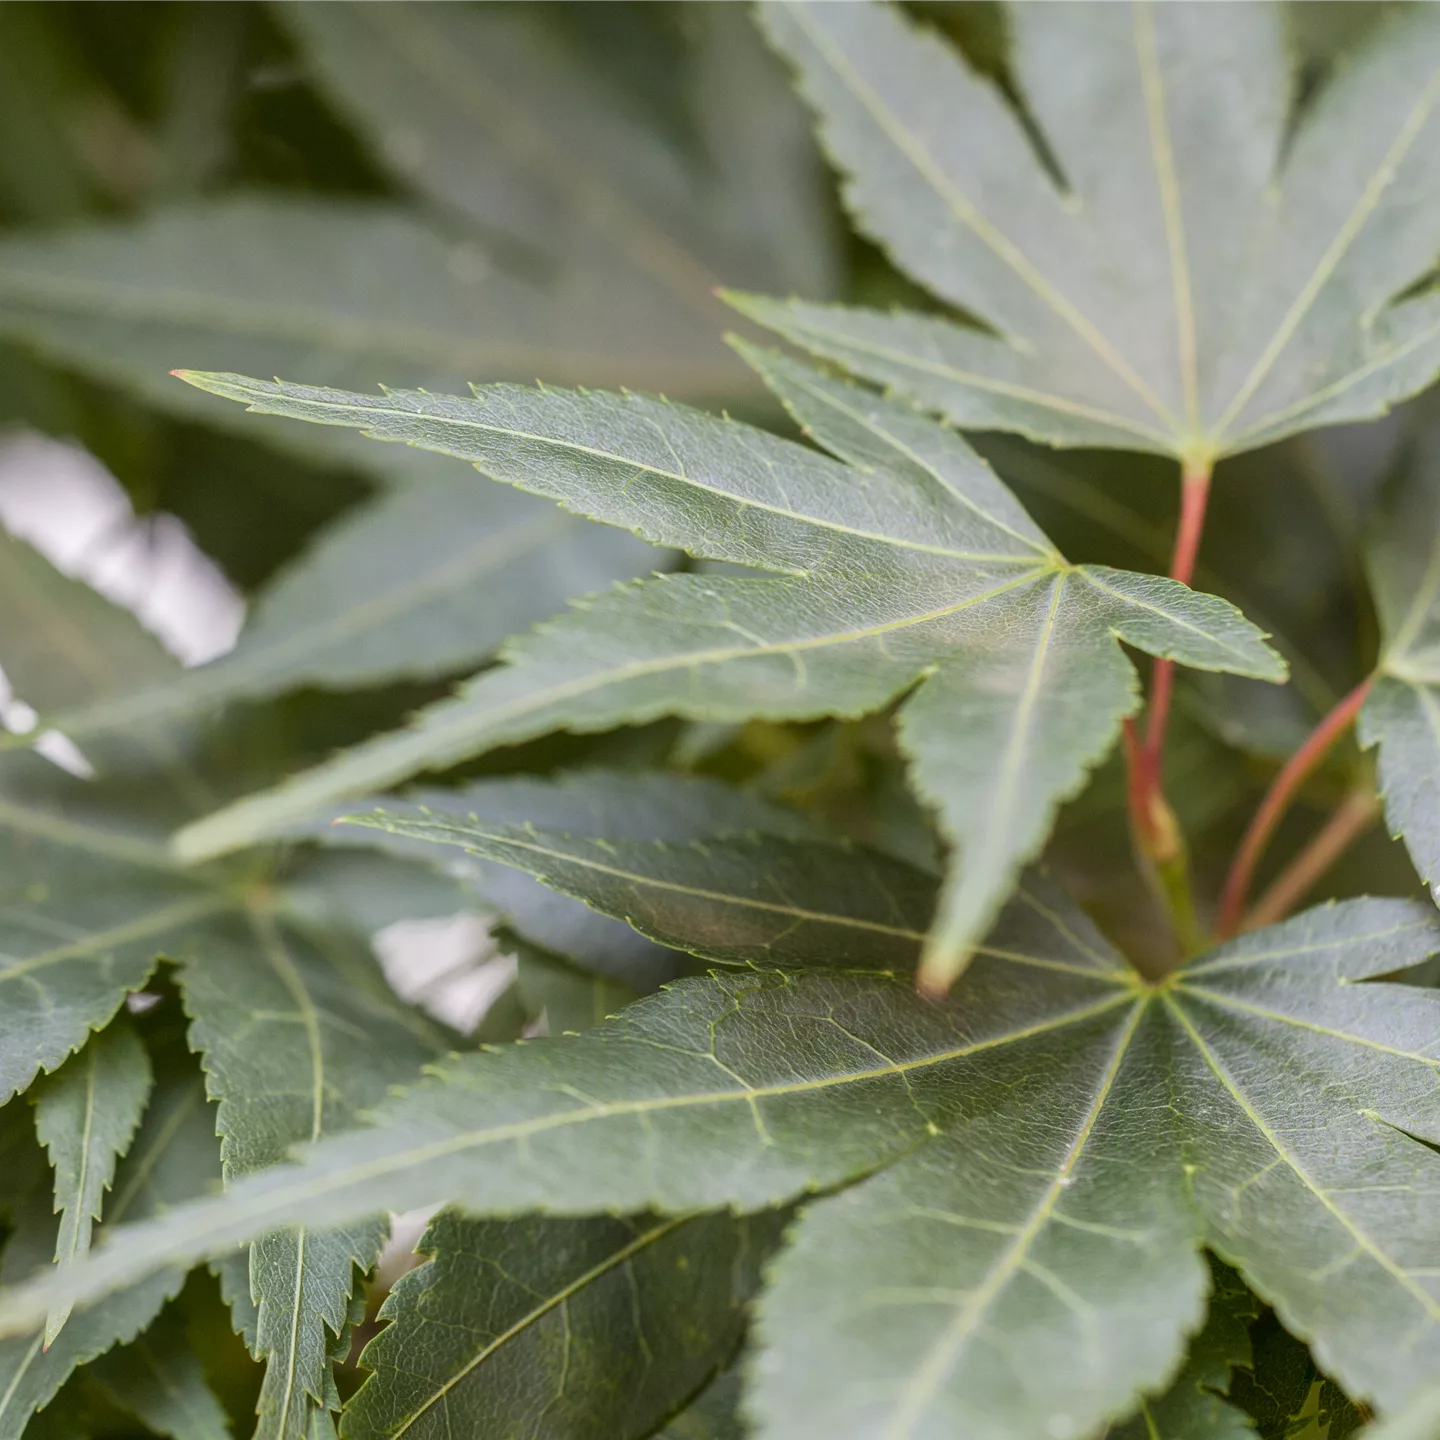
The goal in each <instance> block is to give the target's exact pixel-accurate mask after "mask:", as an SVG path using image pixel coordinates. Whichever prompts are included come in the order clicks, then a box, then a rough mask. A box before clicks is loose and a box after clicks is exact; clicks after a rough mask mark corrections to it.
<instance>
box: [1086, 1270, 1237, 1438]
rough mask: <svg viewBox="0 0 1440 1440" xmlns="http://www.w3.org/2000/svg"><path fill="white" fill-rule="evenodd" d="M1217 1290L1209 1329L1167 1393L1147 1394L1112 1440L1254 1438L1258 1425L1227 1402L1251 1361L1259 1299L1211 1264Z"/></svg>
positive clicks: (1110, 1434) (1197, 1339)
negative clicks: (1240, 1371)
mask: <svg viewBox="0 0 1440 1440" xmlns="http://www.w3.org/2000/svg"><path fill="white" fill-rule="evenodd" d="M1211 1270H1212V1272H1213V1273H1214V1278H1215V1288H1214V1289H1213V1290H1212V1292H1211V1295H1210V1309H1209V1312H1208V1314H1207V1315H1206V1317H1205V1325H1204V1328H1203V1329H1202V1330H1201V1331H1200V1333H1199V1334H1198V1335H1196V1336H1195V1338H1194V1339H1193V1340H1191V1342H1190V1348H1189V1351H1188V1352H1187V1353H1186V1356H1185V1364H1184V1366H1183V1368H1182V1369H1181V1371H1180V1373H1179V1375H1177V1376H1176V1377H1175V1381H1174V1383H1173V1384H1172V1385H1171V1386H1170V1388H1169V1389H1168V1390H1166V1391H1165V1392H1164V1393H1163V1394H1160V1395H1155V1396H1148V1397H1147V1398H1146V1399H1145V1400H1143V1401H1142V1402H1141V1405H1140V1410H1139V1413H1138V1414H1136V1415H1134V1416H1132V1417H1131V1419H1129V1420H1127V1421H1126V1422H1125V1423H1124V1424H1123V1425H1116V1426H1113V1427H1111V1429H1109V1430H1108V1431H1106V1436H1107V1437H1108V1440H1249V1437H1253V1436H1254V1435H1255V1433H1256V1432H1255V1426H1254V1424H1253V1422H1252V1421H1251V1419H1250V1417H1249V1416H1248V1415H1247V1414H1245V1412H1244V1411H1243V1410H1240V1409H1238V1408H1237V1407H1236V1406H1235V1405H1233V1404H1230V1403H1228V1402H1227V1400H1226V1399H1225V1397H1226V1396H1227V1395H1229V1394H1230V1393H1231V1381H1232V1372H1233V1371H1235V1370H1236V1369H1238V1368H1239V1367H1241V1366H1245V1365H1248V1364H1249V1363H1250V1358H1251V1357H1250V1333H1249V1327H1250V1322H1251V1321H1252V1320H1254V1318H1255V1314H1256V1310H1257V1302H1256V1300H1255V1297H1254V1296H1253V1295H1252V1294H1251V1293H1250V1292H1249V1291H1248V1290H1247V1289H1246V1288H1245V1286H1244V1285H1242V1284H1241V1283H1240V1282H1239V1281H1238V1280H1237V1279H1236V1278H1235V1276H1234V1274H1233V1272H1231V1271H1229V1270H1228V1269H1226V1268H1225V1267H1223V1266H1221V1265H1219V1264H1216V1263H1215V1262H1213V1261H1212V1262H1211Z"/></svg>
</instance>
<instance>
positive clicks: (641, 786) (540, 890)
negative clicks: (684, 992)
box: [295, 770, 813, 990]
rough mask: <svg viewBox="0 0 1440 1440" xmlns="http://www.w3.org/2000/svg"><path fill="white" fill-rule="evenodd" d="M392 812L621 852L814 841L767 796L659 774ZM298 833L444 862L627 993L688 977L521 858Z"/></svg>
mask: <svg viewBox="0 0 1440 1440" xmlns="http://www.w3.org/2000/svg"><path fill="white" fill-rule="evenodd" d="M384 803H385V805H386V808H387V809H390V810H392V811H394V812H396V813H397V814H398V815H400V816H401V817H409V818H412V819H417V818H420V817H422V816H423V815H424V814H425V813H426V812H427V811H435V812H438V813H441V814H446V815H463V816H469V817H473V818H475V819H476V820H478V821H482V822H486V823H489V824H491V825H494V826H496V827H498V830H499V831H501V832H507V833H508V831H509V830H511V829H513V828H515V827H521V826H526V825H533V826H537V827H540V828H542V829H544V830H546V831H549V832H552V833H556V834H559V835H579V836H597V837H598V836H603V837H604V838H605V840H606V841H607V842H616V843H620V844H621V845H622V846H623V844H624V842H626V841H631V842H635V843H636V845H637V846H640V845H641V842H645V843H648V844H650V845H655V844H662V845H672V846H684V845H689V844H692V843H694V842H698V841H703V840H707V839H714V838H717V837H721V836H736V835H746V834H751V833H758V834H763V835H769V836H779V837H784V838H791V839H798V838H801V837H803V836H809V835H812V834H813V827H812V826H810V825H809V824H808V823H807V822H806V821H805V819H804V818H803V817H802V816H800V815H798V814H797V813H795V812H794V811H791V810H786V809H784V808H782V807H781V806H778V805H774V804H770V803H767V802H766V801H764V800H762V799H760V798H759V797H758V796H756V795H753V794H749V793H747V792H745V791H739V790H735V789H733V788H732V787H730V786H728V785H722V784H720V783H719V782H718V781H715V780H708V779H705V778H702V777H698V776H681V775H674V774H667V773H664V772H660V771H656V772H645V771H637V770H631V771H619V770H611V771H604V770H590V771H579V772H574V773H571V774H568V775H562V776H560V777H558V778H555V779H546V780H541V779H535V778H531V777H528V776H516V777H511V778H506V779H499V780H478V781H472V782H471V783H470V784H468V785H462V786H457V787H456V788H454V789H450V790H441V789H431V788H427V789H420V790H416V791H413V792H411V794H410V796H409V797H408V799H407V801H406V802H405V803H403V804H399V803H397V802H395V801H394V800H387V801H385V802H384ZM345 808H348V807H345ZM342 813H343V810H342ZM295 833H297V834H300V835H304V836H307V837H309V838H313V839H315V840H318V841H321V842H323V843H325V844H328V845H345V846H351V845H362V844H363V845H366V846H369V845H380V846H383V847H384V848H385V849H386V850H387V851H388V852H389V853H392V854H396V855H399V856H402V857H403V858H405V859H407V860H414V861H419V862H422V863H426V864H435V865H440V866H441V867H442V868H443V870H444V871H445V873H447V874H450V875H454V876H455V877H456V878H457V879H458V880H460V881H461V882H462V884H463V886H464V889H465V892H466V894H467V896H469V897H473V899H474V900H476V901H478V902H479V903H480V905H481V906H483V908H484V909H486V910H487V911H490V912H492V913H493V914H494V915H495V917H496V919H497V920H498V921H499V922H500V923H501V924H503V926H504V927H505V929H506V930H507V931H508V932H509V933H510V934H511V935H512V936H514V937H515V938H517V939H519V940H520V941H522V942H523V943H524V944H525V945H527V946H532V947H534V946H538V947H539V948H540V949H541V950H544V951H547V952H549V953H550V954H551V955H557V956H563V957H564V958H565V959H567V960H569V961H571V962H573V963H574V964H576V965H578V966H580V967H582V968H583V969H585V970H587V971H591V972H593V973H594V974H596V975H598V976H604V977H608V978H609V979H610V980H613V981H617V982H619V983H621V984H622V985H630V986H635V987H637V988H640V989H646V990H649V989H654V988H655V986H656V985H658V984H660V983H661V982H662V981H664V980H670V979H673V978H674V977H675V976H676V975H677V974H678V973H679V972H678V970H677V968H676V964H677V957H676V956H675V955H674V954H673V953H672V952H670V951H667V950H665V949H662V948H660V946H657V945H655V944H652V943H651V942H650V941H647V940H646V939H645V938H644V937H643V936H641V935H639V934H637V933H636V931H635V930H634V929H632V928H631V927H630V926H629V925H626V924H623V923H619V921H620V920H623V919H625V918H628V912H616V911H614V910H608V913H609V914H618V919H617V920H610V919H606V918H604V917H603V916H601V915H598V914H596V913H595V911H594V910H593V909H591V908H589V906H590V905H591V904H593V903H594V897H593V895H592V894H591V893H589V892H588V891H587V892H582V893H581V894H580V896H579V897H578V898H577V899H574V900H571V899H568V898H562V897H560V896H557V895H556V894H555V893H554V891H553V890H551V889H546V888H545V886H544V885H542V884H540V883H538V882H537V881H534V880H531V879H530V878H529V877H528V876H527V875H526V874H525V873H523V872H524V871H525V870H526V869H527V868H530V867H527V866H524V865H522V866H520V867H518V869H517V868H515V867H513V866H512V864H511V857H512V853H513V852H507V853H506V854H505V855H503V856H498V857H496V858H494V859H492V860H488V861H487V860H485V859H483V858H481V857H480V856H479V855H478V854H472V855H471V856H462V855H458V854H456V853H455V852H454V851H447V850H442V849H439V848H437V847H436V846H434V845H432V844H430V843H428V840H429V838H430V837H429V836H426V837H424V838H421V839H412V838H408V837H407V836H405V835H404V834H402V833H400V829H399V827H396V828H374V827H367V828H358V827H355V826H350V825H340V826H335V825H332V824H330V823H329V821H328V819H327V820H326V821H324V822H320V823H317V824H307V825H303V826H299V827H297V829H296V832H295ZM561 888H562V889H563V887H561ZM599 908H608V907H599ZM655 938H657V939H659V940H661V942H662V944H664V943H670V942H674V943H678V944H681V945H682V947H683V944H684V937H677V936H676V935H675V934H674V933H673V931H671V932H667V934H666V935H659V934H656V937H655Z"/></svg>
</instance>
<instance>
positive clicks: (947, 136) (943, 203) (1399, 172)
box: [736, 0, 1440, 463]
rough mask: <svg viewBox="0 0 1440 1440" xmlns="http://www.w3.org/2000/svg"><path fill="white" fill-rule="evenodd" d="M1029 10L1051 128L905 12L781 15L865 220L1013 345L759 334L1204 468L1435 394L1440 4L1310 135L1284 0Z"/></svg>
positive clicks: (1346, 80)
mask: <svg viewBox="0 0 1440 1440" xmlns="http://www.w3.org/2000/svg"><path fill="white" fill-rule="evenodd" d="M1007 13H1008V18H1009V22H1010V25H1009V28H1010V33H1011V38H1012V42H1013V51H1012V54H1011V57H1010V61H1011V70H1012V73H1013V75H1014V78H1015V81H1016V84H1017V86H1018V89H1019V92H1020V95H1021V97H1022V99H1023V103H1024V105H1025V107H1026V111H1027V121H1028V122H1029V123H1030V124H1033V127H1034V128H1033V130H1030V129H1027V121H1022V119H1021V118H1020V116H1019V115H1018V114H1017V113H1016V111H1015V108H1014V107H1013V106H1012V105H1011V104H1010V103H1009V102H1008V101H1007V100H1006V99H1005V98H1004V97H1003V96H1002V94H1001V92H1000V91H999V89H998V87H996V86H995V85H994V84H993V83H992V82H990V81H989V80H988V79H985V78H983V77H981V76H979V75H977V74H976V73H974V72H973V71H972V70H970V69H969V67H968V66H967V65H966V64H965V63H964V62H963V61H962V60H961V59H960V57H959V56H958V55H957V54H955V53H954V52H953V51H952V50H951V49H950V48H949V47H948V46H947V45H945V44H944V43H943V42H942V41H941V40H940V39H939V38H938V37H937V36H935V35H933V34H929V33H927V32H926V31H924V30H923V29H922V28H920V27H917V26H914V25H912V24H911V23H910V22H909V21H907V20H906V19H905V18H904V17H903V16H902V15H901V13H900V11H899V9H898V7H891V6H882V5H878V4H863V5H861V4H856V5H820V4H796V5H790V4H771V5H768V6H766V7H765V9H764V11H763V19H764V24H765V26H766V28H767V30H768V32H769V34H770V36H771V38H772V39H773V40H774V42H775V44H776V45H777V47H778V48H779V49H780V50H781V51H782V53H784V54H785V55H786V56H787V57H788V58H789V59H790V60H791V61H792V62H793V63H794V64H795V66H796V67H797V70H798V72H799V80H800V85H801V88H802V90H803V92H804V93H805V95H806V96H807V98H808V99H809V100H810V102H811V104H812V105H813V106H814V107H815V109H816V110H817V111H818V112H819V115H820V119H821V130H822V137H823V139H824V142H825V144H826V145H827V147H828V148H829V150H830V153H831V154H832V156H833V157H834V159H835V160H836V162H837V163H838V165H839V166H840V168H841V170H842V171H843V172H844V174H845V177H846V198H847V202H848V205H849V208H850V210H851V212H852V214H853V216H854V217H855V220H856V223H857V224H858V225H859V226H860V227H861V228H862V229H863V230H864V231H865V232H866V233H868V234H869V235H871V236H872V237H873V238H875V239H876V240H877V241H878V242H879V243H880V244H882V245H883V246H884V247H885V248H886V249H887V250H888V251H889V253H890V254H891V255H892V256H893V257H894V259H895V261H896V263H897V264H899V265H900V266H901V267H902V268H904V269H905V270H907V271H908V272H909V273H910V274H912V275H913V276H915V278H916V279H918V280H920V281H921V282H922V283H923V284H925V285H927V286H928V287H929V288H930V289H931V290H933V291H934V292H935V293H936V294H937V295H939V296H940V297H941V298H942V299H944V300H946V301H948V302H949V303H951V304H954V305H958V306H960V307H962V308H963V309H964V310H966V311H967V312H969V313H970V314H972V315H975V316H977V317H979V318H980V319H981V320H982V321H984V322H985V323H986V324H987V325H988V326H989V327H991V333H988V334H987V333H986V332H985V331H981V330H977V329H972V328H964V327H962V326H959V325H956V324H953V323H951V322H950V321H947V320H942V319H938V318H934V317H929V316H922V315H909V314H879V313H875V312H870V311H863V310H847V309H842V308H836V309H827V308H824V307H820V306H815V305H808V304H804V303H800V302H795V303H791V304H786V303H784V302H780V301H774V300H766V299H762V298H759V297H746V296H741V297H737V301H736V303H738V304H739V306H740V308H741V309H742V310H743V311H744V312H745V313H746V314H747V315H749V316H750V317H751V318H752V319H755V320H757V321H760V322H761V323H764V324H767V325H770V326H772V327H773V328H775V329H777V330H779V331H780V332H781V333H782V334H784V335H786V336H787V337H788V338H790V339H792V340H794V341H795V342H797V343H798V344H800V345H803V346H806V347H808V348H809V349H811V350H812V351H814V352H816V353H817V354H821V355H824V356H826V357H827V358H830V359H832V360H835V361H838V362H839V363H841V364H843V365H845V366H847V367H848V368H850V369H851V370H853V371H854V372H856V373H857V374H861V375H865V376H868V377H869V378H871V379H874V380H878V381H882V382H883V383H885V384H887V385H891V386H894V387H896V388H897V389H899V390H902V391H904V392H905V393H906V394H908V395H910V396H912V397H913V398H915V399H916V400H918V401H920V402H921V403H923V404H925V405H926V406H928V407H931V408H933V409H936V410H940V411H943V412H944V413H945V414H946V415H948V416H949V417H950V418H951V419H952V420H954V421H955V422H957V423H958V424H961V425H965V426H970V427H973V428H977V429H1004V430H1018V431H1020V432H1022V433H1024V434H1026V435H1029V436H1031V437H1032V438H1035V439H1038V440H1042V441H1046V442H1048V443H1051V444H1056V445H1099V446H1106V447H1118V448H1122V449H1131V450H1137V449H1138V450H1151V451H1157V452H1160V453H1164V454H1173V455H1177V456H1179V457H1181V458H1182V459H1189V460H1192V461H1197V462H1201V463H1204V462H1208V461H1210V460H1212V459H1214V458H1216V457H1219V456H1222V455H1227V454H1231V453H1234V452H1236V451H1239V450H1245V449H1250V448H1253V447H1255V446H1257V445H1263V444H1268V443H1269V442H1271V441H1273V440H1278V439H1279V438H1281V437H1282V436H1284V435H1287V434H1292V433H1294V432H1295V431H1297V430H1302V429H1308V428H1311V427H1314V426H1316V425H1322V424H1331V423H1334V422H1337V421H1343V420H1357V419H1363V418H1367V417H1369V416H1373V415H1377V414H1381V413H1383V412H1384V410H1385V409H1386V408H1387V407H1388V406H1389V405H1390V404H1391V403H1393V402H1394V401H1396V400H1398V399H1400V398H1401V397H1403V396H1405V395H1409V394H1413V393H1414V392H1415V391H1417V390H1419V389H1420V388H1422V387H1423V386H1424V385H1426V384H1428V383H1429V381H1430V380H1431V379H1432V378H1433V377H1434V375H1435V373H1436V370H1437V368H1440V309H1437V303H1436V300H1435V298H1434V296H1433V295H1432V294H1430V293H1429V292H1428V291H1425V292H1422V293H1420V294H1418V295H1411V294H1410V293H1409V292H1410V291H1411V289H1412V288H1413V287H1414V286H1415V285H1416V283H1417V282H1419V281H1422V280H1423V279H1424V278H1425V277H1426V276H1427V274H1428V272H1429V270H1430V269H1431V267H1432V266H1433V263H1434V257H1435V253H1436V250H1437V248H1440V205H1437V204H1436V203H1435V200H1434V195H1435V193H1436V186H1437V181H1440V159H1437V155H1440V147H1437V144H1436V140H1437V137H1440V116H1437V114H1436V104H1437V101H1440V70H1437V67H1440V20H1437V17H1436V16H1435V14H1434V13H1433V12H1431V11H1430V10H1429V9H1428V7H1424V6H1421V7H1416V8H1414V9H1411V10H1407V11H1405V12H1403V13H1401V14H1397V15H1395V16H1393V17H1391V18H1389V19H1388V21H1387V23H1385V24H1383V25H1377V26H1374V27H1371V30H1370V33H1369V34H1368V35H1367V36H1366V37H1365V39H1364V41H1363V42H1362V44H1361V46H1360V48H1359V49H1358V50H1357V52H1356V53H1354V54H1353V55H1349V56H1347V57H1345V63H1343V64H1340V65H1336V66H1334V67H1333V68H1332V70H1331V72H1330V73H1329V75H1328V76H1327V77H1326V81H1325V83H1324V84H1322V85H1321V87H1320V88H1319V90H1318V93H1316V94H1314V95H1308V96H1307V97H1306V103H1305V106H1304V109H1303V111H1301V112H1300V113H1299V115H1298V116H1292V113H1291V111H1292V109H1293V107H1292V105H1291V104H1290V103H1289V97H1290V96H1291V94H1292V86H1291V83H1290V70H1291V60H1290V57H1289V56H1288V55H1287V53H1286V43H1285V39H1286V37H1285V33H1284V28H1285V27H1284V14H1283V8H1282V7H1281V6H1279V5H1259V4H1257V5H1240V6H1227V7H1223V8H1222V9H1218V10H1217V9H1215V8H1214V7H1213V6H1208V5H1200V4H1175V5H1154V6H1152V5H1150V4H1147V3H1143V0H1142V3H1139V4H1136V5H1133V6H1119V5H1096V4H1089V5H1067V6H1064V7H1061V8H1056V7H1053V6H1041V5H1029V4H1015V5H1011V6H1010V7H1009V9H1008V12H1007ZM1292 120H1293V124H1292ZM1032 136H1038V143H1037V140H1035V139H1032ZM1042 145H1043V147H1044V153H1043V155H1042V152H1041V146H1042Z"/></svg>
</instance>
